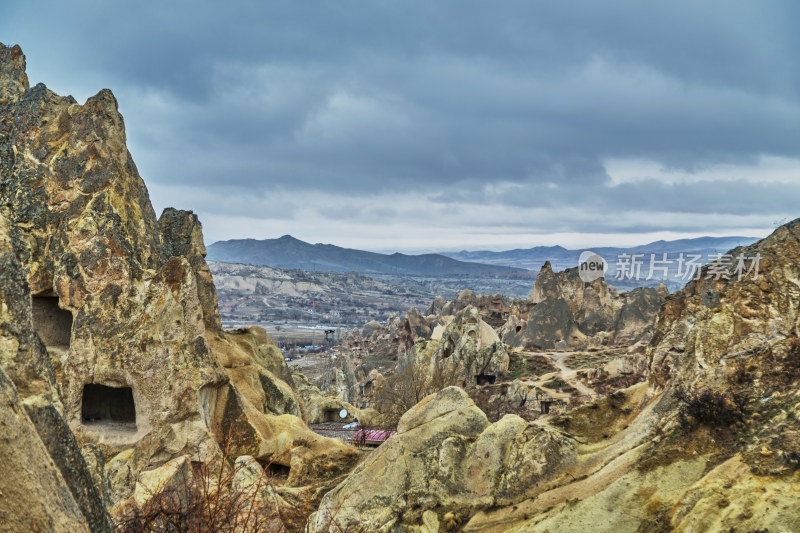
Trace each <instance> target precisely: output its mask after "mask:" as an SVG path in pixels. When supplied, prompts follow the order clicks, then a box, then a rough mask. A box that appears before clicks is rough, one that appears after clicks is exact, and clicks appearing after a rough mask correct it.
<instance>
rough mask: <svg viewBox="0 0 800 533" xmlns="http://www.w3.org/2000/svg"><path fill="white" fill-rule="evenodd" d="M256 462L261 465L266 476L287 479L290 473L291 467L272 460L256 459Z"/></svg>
mask: <svg viewBox="0 0 800 533" xmlns="http://www.w3.org/2000/svg"><path fill="white" fill-rule="evenodd" d="M258 464H260V465H261V468H262V470H264V473H265V474H266V475H267V477H268V478H274V477H277V478H281V479H287V478H288V477H289V474H291V472H292V469H291V467H288V466H286V465H282V464H278V463H276V462H274V461H268V462H267V461H263V460H260V461H258Z"/></svg>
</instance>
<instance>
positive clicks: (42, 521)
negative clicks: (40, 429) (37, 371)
mask: <svg viewBox="0 0 800 533" xmlns="http://www.w3.org/2000/svg"><path fill="white" fill-rule="evenodd" d="M0 427H2V428H3V439H2V441H0V461H2V464H3V465H4V470H3V475H2V476H0V494H2V497H0V531H3V532H6V531H7V532H9V533H11V532H14V533H16V532H17V531H31V530H33V531H37V530H38V531H53V532H64V533H68V532H73V531H76V532H77V531H85V532H88V531H90V529H89V525H88V524H87V521H86V518H85V517H84V515H83V514H82V513H81V509H80V507H79V506H78V504H77V502H76V501H75V499H74V498H73V496H72V493H71V491H70V489H69V487H68V486H67V484H66V482H65V481H64V478H63V477H62V475H61V473H60V471H59V469H58V468H57V467H56V465H55V464H54V463H53V460H52V459H51V457H50V454H49V453H48V450H47V448H46V447H45V445H44V444H43V443H42V441H41V440H40V439H39V436H38V433H37V431H36V428H35V427H34V425H33V423H32V422H31V421H30V419H29V418H28V416H27V415H26V414H25V409H24V408H23V407H22V405H21V404H20V402H19V398H18V396H17V392H16V390H15V388H14V385H13V384H12V383H11V381H10V380H9V379H8V378H7V377H6V376H5V374H4V373H3V371H2V369H0Z"/></svg>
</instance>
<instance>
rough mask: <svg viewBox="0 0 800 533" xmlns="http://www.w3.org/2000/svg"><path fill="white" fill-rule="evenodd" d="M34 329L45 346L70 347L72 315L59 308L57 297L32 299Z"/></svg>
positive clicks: (36, 297) (35, 297)
mask: <svg viewBox="0 0 800 533" xmlns="http://www.w3.org/2000/svg"><path fill="white" fill-rule="evenodd" d="M31 311H32V315H33V328H34V329H35V330H36V333H38V334H39V337H40V338H41V339H42V342H43V343H44V344H45V346H61V347H69V340H70V335H71V333H72V313H70V312H69V311H67V310H65V309H61V308H60V307H59V306H58V297H57V296H34V297H33V298H31Z"/></svg>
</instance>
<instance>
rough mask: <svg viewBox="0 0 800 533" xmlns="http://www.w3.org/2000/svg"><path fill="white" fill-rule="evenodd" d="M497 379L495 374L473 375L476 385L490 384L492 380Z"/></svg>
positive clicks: (492, 382)
mask: <svg viewBox="0 0 800 533" xmlns="http://www.w3.org/2000/svg"><path fill="white" fill-rule="evenodd" d="M495 379H497V377H496V376H492V375H489V374H478V375H477V376H475V383H477V384H478V385H492V384H494V380H495Z"/></svg>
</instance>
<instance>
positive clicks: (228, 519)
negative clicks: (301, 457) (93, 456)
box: [115, 433, 283, 533]
mask: <svg viewBox="0 0 800 533" xmlns="http://www.w3.org/2000/svg"><path fill="white" fill-rule="evenodd" d="M231 440H232V439H231V438H230V433H229V435H228V438H226V441H225V443H224V447H223V458H222V460H221V461H217V462H216V463H215V464H213V465H209V464H207V463H192V475H191V476H182V477H181V480H182V482H179V483H177V484H176V485H173V486H170V487H169V488H167V489H165V490H161V491H159V492H158V493H156V494H153V495H152V497H151V498H150V499H149V501H148V502H147V503H145V504H144V505H143V506H141V507H140V506H138V505H136V504H132V505H131V506H130V507H128V508H126V509H125V511H124V512H123V513H122V516H121V517H119V518H118V519H117V520H116V523H115V526H116V529H117V531H119V532H120V533H167V532H169V533H211V532H225V533H251V532H252V533H255V532H270V531H283V527H282V525H281V521H280V516H279V515H278V510H277V509H275V508H268V507H266V506H264V505H260V494H261V493H262V489H263V488H264V487H265V486H266V485H271V484H272V479H271V476H270V474H269V472H268V470H269V467H270V466H271V464H272V463H269V464H267V465H265V466H263V468H262V470H261V475H260V476H259V478H258V481H256V483H255V484H254V486H250V487H248V488H246V489H245V490H234V489H233V488H232V484H233V482H234V478H235V477H237V474H238V473H239V471H240V469H242V468H243V467H244V466H243V465H242V464H238V465H236V466H235V467H233V466H231V463H230V459H231V457H230V455H229V451H230V443H231Z"/></svg>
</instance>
